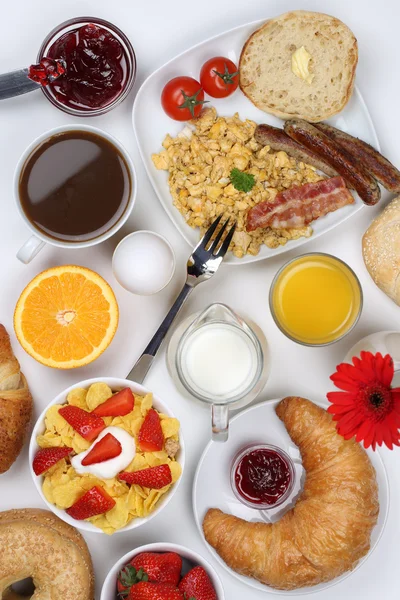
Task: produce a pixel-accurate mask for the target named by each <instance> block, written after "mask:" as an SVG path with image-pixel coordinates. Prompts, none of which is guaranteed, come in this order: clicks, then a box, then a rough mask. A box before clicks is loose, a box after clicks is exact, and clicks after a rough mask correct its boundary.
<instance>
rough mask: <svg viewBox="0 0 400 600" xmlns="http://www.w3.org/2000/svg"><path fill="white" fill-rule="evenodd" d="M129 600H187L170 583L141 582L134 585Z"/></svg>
mask: <svg viewBox="0 0 400 600" xmlns="http://www.w3.org/2000/svg"><path fill="white" fill-rule="evenodd" d="M128 600H185V598H184V596H183V594H182V593H181V592H180V591H179V590H178V588H176V587H174V586H173V585H170V584H169V583H151V582H150V581H141V582H140V583H137V584H136V585H133V586H132V587H131V589H130V591H129V596H128Z"/></svg>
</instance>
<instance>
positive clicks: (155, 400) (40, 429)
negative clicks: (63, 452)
mask: <svg viewBox="0 0 400 600" xmlns="http://www.w3.org/2000/svg"><path fill="white" fill-rule="evenodd" d="M93 384H105V385H106V386H109V388H111V390H112V392H113V393H114V392H116V391H119V390H121V389H124V388H129V389H130V390H131V391H132V393H133V394H134V395H136V397H138V396H139V397H140V396H142V397H145V396H146V395H147V394H151V392H150V391H149V390H148V389H147V388H145V387H143V386H142V385H140V384H138V383H134V382H132V381H129V380H126V379H118V378H115V377H97V378H95V379H87V380H85V381H81V382H79V383H77V384H74V385H72V386H70V387H69V388H67V389H66V390H64V391H62V392H61V393H60V394H58V396H56V398H54V400H52V401H51V402H50V403H49V404H48V405H47V407H46V408H45V410H44V411H43V412H42V414H41V415H40V416H39V418H38V420H37V422H36V424H35V426H34V428H33V432H32V436H31V440H30V445H29V464H30V470H31V475H32V479H33V482H34V484H35V486H36V488H37V490H38V492H39V494H40V496H41V497H42V499H43V501H44V503H45V504H46V505H47V506H48V508H49V509H50V510H51V511H52V512H53V513H54V514H55V515H57V516H58V517H59V518H60V519H62V520H63V521H65V522H66V523H68V524H69V525H72V526H73V527H76V528H78V529H81V530H83V531H88V532H92V533H103V531H102V529H100V528H99V527H97V526H95V525H94V524H92V523H91V522H90V521H87V520H77V519H74V518H72V517H71V516H70V515H69V514H68V513H67V512H66V510H65V509H64V508H60V507H57V506H56V505H55V504H53V503H52V502H50V501H49V500H48V499H47V498H46V496H45V494H44V492H43V489H42V487H43V482H44V480H45V475H46V473H44V474H43V475H39V476H37V475H35V473H34V470H33V466H32V465H33V459H34V457H35V455H36V453H37V451H38V450H39V448H40V446H39V444H38V442H37V438H38V436H41V435H43V434H44V433H45V431H46V424H45V417H46V413H47V412H48V411H49V409H51V407H53V406H55V405H65V404H66V402H67V396H68V394H70V393H71V392H72V391H77V390H78V389H82V388H83V389H84V390H88V389H89V388H90V386H92V385H93ZM152 406H153V407H154V408H155V409H156V410H157V411H158V412H159V413H161V414H162V415H165V418H166V420H167V421H168V419H174V418H175V416H174V415H173V413H172V411H171V410H170V409H169V407H168V406H167V405H166V404H165V403H164V402H163V401H162V400H161V399H160V398H159V397H158V396H156V395H153V397H152ZM60 418H62V417H60ZM109 418H110V417H109ZM169 422H171V421H169ZM121 429H122V427H121ZM74 435H75V434H74ZM76 435H77V436H78V438H79V439H80V440H82V441H83V442H85V440H83V438H81V437H80V436H79V434H76ZM132 437H133V436H132ZM65 445H69V444H65ZM136 454H144V453H141V452H140V451H138V452H137V453H136ZM146 454H147V453H146ZM176 462H177V463H179V465H180V467H181V474H180V476H179V478H178V479H177V480H176V481H175V482H174V483H173V484H172V486H171V487H170V488H168V491H167V492H166V493H164V494H163V495H162V496H161V497H159V499H158V500H157V502H156V504H157V505H156V506H155V508H154V509H153V508H151V512H149V514H147V515H146V516H136V517H134V518H132V519H131V520H130V522H128V523H127V524H126V525H124V526H122V527H120V528H117V529H116V530H115V531H112V532H108V533H119V532H122V531H129V530H131V529H135V528H136V527H140V526H141V525H144V524H145V523H147V522H148V521H149V520H150V519H152V518H153V517H154V516H155V515H157V514H158V513H159V512H160V511H161V510H162V509H163V507H164V506H166V505H167V504H168V502H169V501H170V500H171V498H172V496H173V495H174V494H175V492H176V490H177V489H178V486H179V483H180V481H181V478H182V474H183V469H184V463H185V447H184V442H183V439H182V435H181V431H180V430H179V450H178V452H177V454H176ZM169 464H171V463H169ZM55 466H56V465H55ZM55 466H53V467H52V469H54V468H55ZM148 466H152V465H149V463H148ZM143 468H146V467H143ZM134 470H136V469H134ZM138 470H140V469H138ZM49 471H50V469H49ZM114 479H116V477H114ZM136 487H137V486H136ZM83 489H85V488H83ZM83 493H84V492H82V495H83ZM75 501H76V500H74V502H75Z"/></svg>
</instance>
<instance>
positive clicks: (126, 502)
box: [37, 383, 182, 535]
mask: <svg viewBox="0 0 400 600" xmlns="http://www.w3.org/2000/svg"><path fill="white" fill-rule="evenodd" d="M112 394H113V392H112V390H111V389H110V388H109V386H108V385H106V384H104V383H95V384H93V385H91V386H90V387H89V389H88V390H85V389H83V388H75V389H73V390H72V391H71V392H69V394H68V396H67V400H68V402H69V403H70V404H72V405H73V406H78V407H79V408H81V409H83V410H86V411H91V410H93V409H94V408H96V407H97V406H99V404H101V403H102V402H105V401H106V400H108V398H110V397H111V396H112ZM152 405H153V397H152V394H147V395H146V396H144V397H141V396H138V395H136V394H135V406H134V409H133V410H132V411H131V412H130V413H129V414H128V415H125V416H120V417H104V423H105V424H106V426H107V427H108V426H110V425H112V426H117V427H121V428H122V429H124V430H125V431H127V432H128V433H130V434H131V435H132V436H134V437H135V439H136V442H137V435H138V433H139V430H140V428H141V426H142V423H143V421H144V418H145V416H146V414H147V412H148V410H149V409H150V408H152ZM60 408H61V406H60V405H54V406H51V407H50V408H49V409H48V411H47V413H46V416H45V431H44V433H43V434H41V435H39V436H38V437H37V443H38V445H39V446H40V447H41V448H49V447H54V446H69V447H71V448H73V449H74V451H75V452H76V453H77V454H78V453H79V452H83V451H84V450H87V449H88V448H89V446H90V442H88V441H87V440H85V439H84V438H83V437H81V436H80V435H79V434H78V433H77V432H76V431H75V430H74V429H73V428H72V427H71V426H70V425H69V424H68V423H67V421H66V420H65V419H64V418H63V417H62V416H61V415H60V414H59V410H60ZM160 419H161V427H162V430H163V433H164V438H165V441H167V440H170V439H172V438H173V439H176V440H177V439H178V434H179V421H178V420H177V419H173V418H171V417H169V416H168V415H163V414H160ZM162 464H168V465H169V466H170V469H171V474H172V483H175V482H176V481H178V479H179V477H180V475H181V471H182V469H181V466H180V464H179V463H178V462H177V461H176V460H175V459H174V458H171V457H169V456H168V454H167V452H166V451H165V450H161V451H159V452H141V451H140V448H139V447H138V445H137V447H136V454H135V457H134V458H133V460H132V462H131V463H130V465H129V466H128V467H127V468H126V469H125V470H126V471H139V470H142V469H146V468H149V467H154V466H158V465H162ZM94 486H100V487H103V488H104V489H105V491H106V492H107V493H108V494H109V495H110V496H111V497H112V498H113V499H114V500H115V503H116V504H115V506H114V507H113V508H112V509H111V510H109V511H107V512H106V513H104V514H101V515H96V516H94V517H91V518H90V519H88V521H90V522H91V523H92V524H93V525H94V526H96V527H99V528H100V529H102V531H104V533H106V534H108V535H112V534H113V533H114V532H115V531H116V530H117V529H120V528H121V527H125V525H127V524H128V523H129V522H130V521H132V519H135V518H138V517H139V518H140V517H143V518H144V517H146V516H148V515H149V514H150V513H151V512H153V511H154V510H155V508H156V506H157V503H158V501H159V500H160V498H161V497H162V496H163V495H164V494H166V493H167V492H168V490H169V489H170V487H171V486H170V485H168V486H165V487H164V488H163V489H161V490H151V489H148V488H143V487H142V486H140V485H131V486H129V485H127V484H126V483H125V482H123V481H119V480H118V478H117V477H114V478H113V479H108V480H102V479H99V478H98V477H95V476H94V475H92V474H90V473H86V474H84V475H79V474H78V473H77V472H76V471H75V469H74V468H73V467H72V466H71V464H70V462H69V459H65V458H64V459H62V460H60V461H59V462H58V463H57V464H55V465H54V466H53V467H51V468H50V469H49V470H48V471H46V472H45V473H44V476H43V484H42V489H43V494H44V496H45V498H46V500H47V501H48V502H50V503H52V504H54V505H55V506H57V507H58V508H60V509H66V508H69V507H70V506H72V505H73V504H74V503H75V502H76V501H77V500H78V499H79V498H80V497H81V496H82V495H83V494H84V493H85V492H86V491H88V490H90V489H91V488H92V487H94Z"/></svg>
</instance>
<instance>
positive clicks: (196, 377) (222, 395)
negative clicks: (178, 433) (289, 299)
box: [168, 303, 269, 442]
mask: <svg viewBox="0 0 400 600" xmlns="http://www.w3.org/2000/svg"><path fill="white" fill-rule="evenodd" d="M260 337H263V336H262V334H261V336H260ZM262 342H263V343H261V342H260V339H259V337H258V336H257V335H256V334H255V332H254V331H253V329H252V328H251V327H250V326H249V325H248V324H247V323H246V322H245V321H244V320H243V319H242V318H241V317H239V316H238V315H237V314H236V313H235V312H234V311H233V310H231V309H230V308H229V307H228V306H226V305H225V304H219V303H217V304H211V305H210V306H209V307H208V308H206V309H205V310H204V311H203V312H201V313H200V314H199V315H196V316H195V317H193V316H192V317H191V318H190V324H189V325H188V323H187V321H186V322H185V323H184V324H182V326H181V327H180V328H179V329H178V330H177V331H176V332H175V335H174V337H173V338H172V339H171V342H170V345H169V347H168V362H169V367H170V370H171V371H172V376H173V379H174V381H175V383H177V384H178V387H181V388H183V389H184V391H186V392H187V393H188V394H189V395H190V396H191V397H194V398H196V399H197V400H199V401H200V402H203V403H206V404H208V405H210V406H211V415H212V437H213V439H214V440H215V441H222V442H224V441H226V440H227V439H228V431H229V410H230V409H236V408H241V407H243V406H246V405H247V404H249V403H250V402H252V401H253V400H254V399H255V398H256V396H257V395H258V394H259V393H260V391H261V390H262V388H263V387H264V385H265V383H266V379H267V378H268V374H269V360H268V357H267V356H266V355H267V354H268V346H267V343H266V340H265V338H264V339H262ZM239 354H241V356H239ZM207 365H208V368H206V366H207ZM221 365H222V367H221ZM218 369H220V370H218ZM246 369H247V373H246V375H245V376H243V377H241V375H242V374H244V371H245V370H246ZM225 370H226V372H225ZM228 371H229V373H228ZM242 372H243V373H242Z"/></svg>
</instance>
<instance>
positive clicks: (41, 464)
mask: <svg viewBox="0 0 400 600" xmlns="http://www.w3.org/2000/svg"><path fill="white" fill-rule="evenodd" d="M71 452H73V449H72V448H67V447H63V446H60V447H55V448H40V450H38V451H37V452H36V456H35V458H34V459H33V463H32V467H33V471H34V473H35V475H41V474H42V473H44V472H45V471H47V470H48V469H50V467H52V466H53V465H55V464H56V463H58V461H59V460H61V459H62V458H65V457H66V456H68V454H71Z"/></svg>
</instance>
